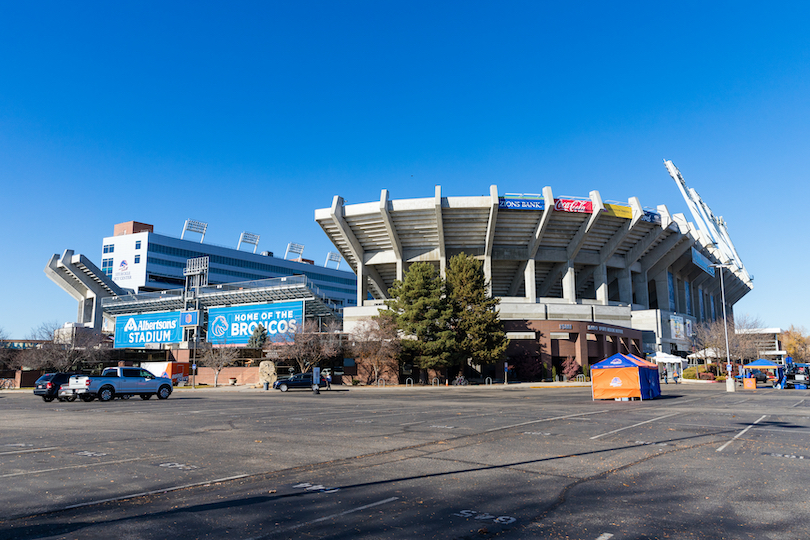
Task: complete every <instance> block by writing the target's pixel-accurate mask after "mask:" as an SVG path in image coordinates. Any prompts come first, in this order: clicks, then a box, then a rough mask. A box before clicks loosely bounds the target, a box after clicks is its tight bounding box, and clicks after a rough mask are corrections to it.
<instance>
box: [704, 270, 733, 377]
mask: <svg viewBox="0 0 810 540" xmlns="http://www.w3.org/2000/svg"><path fill="white" fill-rule="evenodd" d="M709 266H711V267H713V268H719V269H720V297H721V300H722V302H723V330H725V332H726V374H727V375H726V392H734V391H735V389H736V388H735V386H734V373H732V371H731V353H730V352H729V348H728V321H727V320H726V288H725V287H724V286H723V268H730V266H729V265H728V264H710V265H709Z"/></svg>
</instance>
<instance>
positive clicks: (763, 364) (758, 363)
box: [743, 358, 781, 369]
mask: <svg viewBox="0 0 810 540" xmlns="http://www.w3.org/2000/svg"><path fill="white" fill-rule="evenodd" d="M743 367H744V368H746V369H747V368H750V369H762V368H771V369H774V368H778V367H781V366H780V365H779V364H775V363H773V362H771V361H770V360H765V359H764V358H760V359H759V360H754V361H753V362H751V363H749V364H745V365H744V366H743Z"/></svg>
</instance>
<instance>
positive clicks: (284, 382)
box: [273, 373, 326, 392]
mask: <svg viewBox="0 0 810 540" xmlns="http://www.w3.org/2000/svg"><path fill="white" fill-rule="evenodd" d="M318 387H319V388H326V378H325V377H324V376H323V375H321V380H320V382H319V383H318ZM273 388H276V389H278V390H281V391H282V392H286V391H287V390H289V389H290V388H306V389H311V388H312V373H296V374H295V375H293V376H292V377H290V378H289V379H279V380H277V381H276V382H274V383H273Z"/></svg>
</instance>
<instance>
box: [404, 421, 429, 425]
mask: <svg viewBox="0 0 810 540" xmlns="http://www.w3.org/2000/svg"><path fill="white" fill-rule="evenodd" d="M425 422H427V420H422V421H421V422H408V423H407V424H400V426H415V425H416V424H424V423H425Z"/></svg>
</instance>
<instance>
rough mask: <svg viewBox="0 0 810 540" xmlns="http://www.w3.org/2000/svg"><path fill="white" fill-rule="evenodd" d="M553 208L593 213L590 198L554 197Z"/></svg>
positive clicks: (562, 210)
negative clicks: (585, 199)
mask: <svg viewBox="0 0 810 540" xmlns="http://www.w3.org/2000/svg"><path fill="white" fill-rule="evenodd" d="M554 210H556V211H557V212H575V213H578V214H593V203H592V202H591V201H590V200H587V201H584V200H578V199H554Z"/></svg>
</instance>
